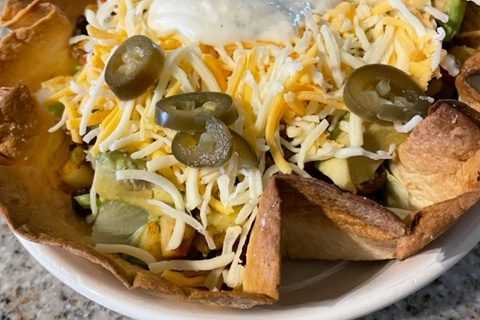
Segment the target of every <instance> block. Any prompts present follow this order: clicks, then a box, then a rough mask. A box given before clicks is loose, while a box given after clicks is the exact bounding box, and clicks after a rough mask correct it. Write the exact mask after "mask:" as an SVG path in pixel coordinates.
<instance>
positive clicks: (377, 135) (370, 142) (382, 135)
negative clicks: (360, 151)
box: [363, 123, 408, 151]
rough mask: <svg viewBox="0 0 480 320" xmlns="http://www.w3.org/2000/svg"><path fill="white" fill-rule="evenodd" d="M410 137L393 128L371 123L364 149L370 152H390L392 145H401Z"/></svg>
mask: <svg viewBox="0 0 480 320" xmlns="http://www.w3.org/2000/svg"><path fill="white" fill-rule="evenodd" d="M407 137H408V134H406V133H399V132H397V131H396V130H395V129H394V128H393V127H392V126H387V125H381V124H378V123H369V124H367V125H366V129H365V133H364V137H363V139H364V148H365V149H367V150H370V151H378V150H385V151H386V150H388V149H389V148H390V145H392V144H394V145H395V146H397V147H398V146H399V145H401V144H402V143H403V142H404V141H405V140H406V139H407Z"/></svg>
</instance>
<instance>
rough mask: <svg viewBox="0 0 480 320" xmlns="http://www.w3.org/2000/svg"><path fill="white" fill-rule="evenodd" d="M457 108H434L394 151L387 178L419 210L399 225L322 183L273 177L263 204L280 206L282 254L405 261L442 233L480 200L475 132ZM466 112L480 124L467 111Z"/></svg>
mask: <svg viewBox="0 0 480 320" xmlns="http://www.w3.org/2000/svg"><path fill="white" fill-rule="evenodd" d="M461 107H462V106H460V107H455V106H452V105H450V104H448V103H439V104H437V105H436V106H434V107H433V108H432V112H431V114H430V115H429V116H428V117H427V118H426V119H425V120H424V121H423V122H422V123H421V124H420V125H419V126H418V127H417V128H416V129H415V130H414V132H413V133H412V134H411V135H410V136H409V138H408V139H407V141H406V142H405V143H403V144H402V145H401V146H400V148H399V152H398V153H399V159H398V160H396V161H394V162H393V164H392V166H391V167H392V172H393V173H394V174H395V175H396V177H397V178H398V179H400V180H401V181H402V184H403V185H404V186H405V188H406V189H407V191H408V193H409V201H410V203H411V204H412V206H413V207H414V208H416V209H417V210H416V211H415V212H414V213H413V214H412V215H411V216H410V217H408V218H407V219H405V220H404V221H402V220H400V219H399V218H397V217H396V216H395V215H394V214H393V213H392V212H390V211H389V210H387V209H386V208H384V207H382V206H380V205H379V204H377V203H376V202H374V201H372V200H370V199H367V198H363V197H360V196H356V195H353V194H350V193H347V192H342V191H340V190H338V189H337V188H335V187H333V186H331V185H329V184H328V183H325V182H323V181H319V180H315V179H306V178H299V177H295V176H279V177H276V178H275V179H274V180H273V181H272V182H271V184H270V186H269V188H267V191H266V192H265V196H264V199H263V201H267V202H271V203H273V202H279V204H278V205H277V207H280V209H279V211H280V212H281V219H282V222H281V224H282V242H283V246H282V247H283V254H284V255H285V256H287V257H289V258H300V259H326V260H382V259H393V258H398V259H404V258H406V257H408V256H411V255H413V254H415V253H416V252H418V251H419V250H421V249H422V248H424V247H425V246H426V245H427V244H429V243H430V242H431V241H433V240H434V239H436V238H437V237H439V236H440V235H441V234H443V233H444V232H445V231H446V230H448V229H449V227H451V226H452V225H453V224H454V223H455V222H456V221H457V220H458V219H459V218H460V217H461V216H462V215H463V214H464V213H465V212H466V211H467V210H468V209H469V208H471V207H472V206H473V205H474V204H475V203H477V202H478V200H479V199H480V189H479V186H480V128H479V127H478V125H477V123H476V122H475V120H472V119H471V118H469V117H467V116H466V115H465V114H464V113H463V112H461ZM465 111H466V112H468V113H469V114H471V116H473V117H474V118H475V119H478V114H476V113H475V112H474V111H473V110H470V111H469V110H468V109H467V110H465ZM277 194H278V197H277V196H276V195H277ZM279 215H280V214H279Z"/></svg>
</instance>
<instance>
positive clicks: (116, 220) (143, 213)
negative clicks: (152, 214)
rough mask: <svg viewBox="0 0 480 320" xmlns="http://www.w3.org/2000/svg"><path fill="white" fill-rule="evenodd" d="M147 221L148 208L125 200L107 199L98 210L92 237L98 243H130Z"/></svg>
mask: <svg viewBox="0 0 480 320" xmlns="http://www.w3.org/2000/svg"><path fill="white" fill-rule="evenodd" d="M147 222H148V212H147V210H145V209H143V208H140V207H137V206H133V205H131V204H128V203H126V202H124V201H118V200H114V201H107V202H105V203H103V204H102V206H100V208H99V210H98V215H97V217H96V219H95V224H94V225H93V228H92V237H93V239H94V241H95V242H96V243H114V244H121V243H124V244H129V243H130V239H131V236H132V235H133V234H134V233H135V232H136V231H137V230H138V229H140V228H141V227H143V226H144V225H145V224H146V223H147Z"/></svg>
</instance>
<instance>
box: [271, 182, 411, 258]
mask: <svg viewBox="0 0 480 320" xmlns="http://www.w3.org/2000/svg"><path fill="white" fill-rule="evenodd" d="M273 184H274V185H275V189H276V190H277V192H278V194H279V198H281V199H282V202H281V211H282V247H283V254H284V255H285V256H286V257H288V258H292V259H325V260H381V259H388V258H394V254H393V249H394V247H393V246H392V243H391V242H392V241H394V240H395V239H397V238H399V237H401V236H403V235H405V233H406V226H405V225H404V224H403V222H402V221H400V220H399V219H398V218H397V217H396V216H395V215H393V214H392V213H391V212H389V211H388V210H386V209H385V208H383V207H382V206H380V205H379V204H377V203H376V202H374V201H372V200H369V199H366V198H363V197H360V196H357V195H353V194H351V193H348V192H343V191H340V190H339V189H337V188H336V187H334V186H332V185H330V184H328V183H326V182H324V181H320V180H316V179H309V178H300V177H297V176H293V175H281V176H277V177H275V178H274V183H273ZM269 194H274V193H272V192H270V193H269ZM269 194H266V195H265V196H266V197H270V195H269Z"/></svg>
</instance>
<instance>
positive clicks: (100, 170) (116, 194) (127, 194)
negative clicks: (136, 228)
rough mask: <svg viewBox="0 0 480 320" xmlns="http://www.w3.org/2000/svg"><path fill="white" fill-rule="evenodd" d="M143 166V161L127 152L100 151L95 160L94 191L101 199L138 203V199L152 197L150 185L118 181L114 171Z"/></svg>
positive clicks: (141, 167) (139, 182)
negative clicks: (136, 159) (135, 158)
mask: <svg viewBox="0 0 480 320" xmlns="http://www.w3.org/2000/svg"><path fill="white" fill-rule="evenodd" d="M144 167H145V164H144V163H143V161H142V162H140V161H134V160H132V159H131V158H130V157H129V156H128V155H127V154H124V153H121V152H107V153H102V154H101V155H100V156H99V157H98V158H97V160H96V161H95V191H96V192H97V193H98V194H99V195H100V197H101V198H102V199H106V200H117V199H118V200H124V201H127V202H129V203H132V204H135V205H138V200H139V199H150V198H152V195H153V191H152V188H151V186H150V185H148V184H146V183H143V182H141V181H118V180H117V179H116V176H115V172H116V171H117V170H128V169H143V168H144Z"/></svg>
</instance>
